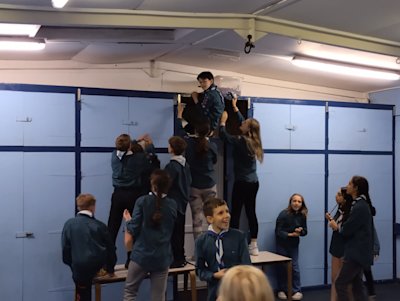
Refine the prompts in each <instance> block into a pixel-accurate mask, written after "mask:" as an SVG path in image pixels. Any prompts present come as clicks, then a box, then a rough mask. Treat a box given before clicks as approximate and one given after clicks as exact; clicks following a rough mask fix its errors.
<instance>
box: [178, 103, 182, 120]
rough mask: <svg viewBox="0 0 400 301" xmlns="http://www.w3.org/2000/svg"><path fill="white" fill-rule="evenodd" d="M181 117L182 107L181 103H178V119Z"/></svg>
mask: <svg viewBox="0 0 400 301" xmlns="http://www.w3.org/2000/svg"><path fill="white" fill-rule="evenodd" d="M182 115H183V105H182V103H180V102H179V103H178V115H177V116H178V118H179V119H182Z"/></svg>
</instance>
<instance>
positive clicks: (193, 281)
mask: <svg viewBox="0 0 400 301" xmlns="http://www.w3.org/2000/svg"><path fill="white" fill-rule="evenodd" d="M189 275H190V289H191V291H192V301H197V288H196V273H195V271H191V272H190V274H189Z"/></svg>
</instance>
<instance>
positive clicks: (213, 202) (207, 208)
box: [203, 197, 227, 217]
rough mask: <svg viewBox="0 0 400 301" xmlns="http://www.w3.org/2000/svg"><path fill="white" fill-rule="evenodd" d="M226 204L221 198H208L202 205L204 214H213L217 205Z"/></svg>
mask: <svg viewBox="0 0 400 301" xmlns="http://www.w3.org/2000/svg"><path fill="white" fill-rule="evenodd" d="M224 205H227V204H226V202H225V201H224V200H223V199H219V198H214V197H212V198H208V199H207V200H206V201H205V202H204V205H203V212H204V216H205V217H207V216H213V214H214V209H215V208H217V207H219V206H224Z"/></svg>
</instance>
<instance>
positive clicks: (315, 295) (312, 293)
mask: <svg viewBox="0 0 400 301" xmlns="http://www.w3.org/2000/svg"><path fill="white" fill-rule="evenodd" d="M375 289H376V298H375V299H372V300H374V301H395V300H400V282H391V283H377V284H376V285H375ZM303 295H304V297H303V301H329V298H330V297H329V296H330V289H329V288H324V289H314V288H313V289H305V290H304V291H303ZM179 298H180V299H179V301H190V295H188V294H186V295H184V294H182V293H180V294H179ZM206 300H207V290H206V289H200V290H198V301H206ZM276 300H277V301H278V300H279V299H278V298H276Z"/></svg>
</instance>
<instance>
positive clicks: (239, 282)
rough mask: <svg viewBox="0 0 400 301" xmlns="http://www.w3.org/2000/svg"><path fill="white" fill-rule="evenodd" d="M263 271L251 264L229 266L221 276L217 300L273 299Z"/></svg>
mask: <svg viewBox="0 0 400 301" xmlns="http://www.w3.org/2000/svg"><path fill="white" fill-rule="evenodd" d="M274 300H275V297H274V293H273V291H272V288H271V285H270V284H269V281H268V279H267V277H266V276H265V274H264V272H263V271H261V270H260V269H258V268H256V267H254V266H251V265H238V266H235V267H233V268H230V269H229V270H228V271H227V272H226V274H225V275H224V277H222V281H221V286H220V288H219V297H218V301H274Z"/></svg>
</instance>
